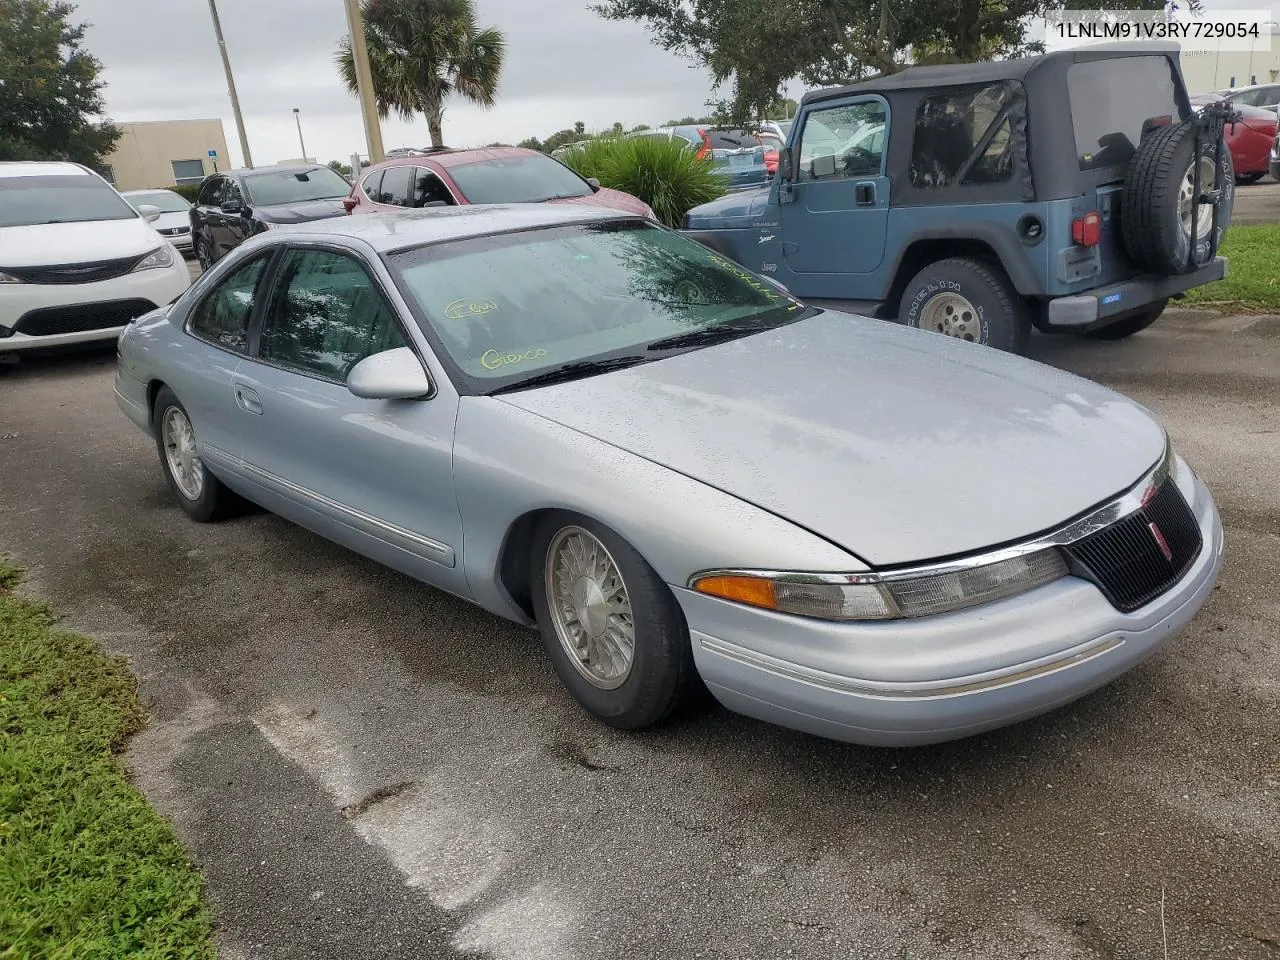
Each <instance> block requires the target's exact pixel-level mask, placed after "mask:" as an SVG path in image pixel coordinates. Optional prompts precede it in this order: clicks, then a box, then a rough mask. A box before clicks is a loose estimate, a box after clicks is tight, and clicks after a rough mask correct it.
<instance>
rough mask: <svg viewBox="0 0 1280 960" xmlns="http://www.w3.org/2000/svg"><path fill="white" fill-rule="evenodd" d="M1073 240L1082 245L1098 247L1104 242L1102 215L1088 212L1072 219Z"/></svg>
mask: <svg viewBox="0 0 1280 960" xmlns="http://www.w3.org/2000/svg"><path fill="white" fill-rule="evenodd" d="M1071 242H1072V243H1078V244H1079V245H1080V246H1082V247H1096V246H1097V245H1098V244H1100V243H1101V242H1102V217H1100V216H1098V214H1096V213H1086V214H1085V215H1084V216H1083V217H1076V218H1075V219H1074V220H1072V221H1071Z"/></svg>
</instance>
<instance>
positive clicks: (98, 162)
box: [0, 0, 120, 167]
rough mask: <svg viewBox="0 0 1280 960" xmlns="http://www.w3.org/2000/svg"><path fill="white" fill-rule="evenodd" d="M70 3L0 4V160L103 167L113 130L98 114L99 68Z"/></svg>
mask: <svg viewBox="0 0 1280 960" xmlns="http://www.w3.org/2000/svg"><path fill="white" fill-rule="evenodd" d="M74 10H75V7H73V6H72V5H71V4H69V3H61V2H58V3H53V2H50V0H0V160H71V161H74V162H76V163H83V164H85V165H87V166H91V167H100V166H102V163H103V161H104V160H105V159H106V156H107V154H109V153H110V152H111V148H112V147H113V146H114V145H115V142H116V140H117V139H119V137H120V130H119V129H118V128H117V127H114V126H112V125H111V124H110V123H107V122H103V121H100V120H99V119H97V118H98V117H100V116H101V115H102V112H103V109H104V104H103V101H102V88H103V86H104V84H103V82H102V81H101V80H100V79H99V78H98V75H99V73H100V72H101V70H102V64H100V63H99V62H98V61H97V59H95V58H94V57H93V56H91V55H90V54H89V53H88V52H87V51H86V50H85V49H84V46H83V43H82V41H83V40H84V34H85V25H84V24H82V23H81V24H73V23H71V21H70V20H69V17H70V16H71V13H72V12H73V11H74Z"/></svg>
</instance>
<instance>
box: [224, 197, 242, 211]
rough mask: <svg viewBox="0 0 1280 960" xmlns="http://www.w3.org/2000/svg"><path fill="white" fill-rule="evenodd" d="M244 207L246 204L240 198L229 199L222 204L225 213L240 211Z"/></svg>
mask: <svg viewBox="0 0 1280 960" xmlns="http://www.w3.org/2000/svg"><path fill="white" fill-rule="evenodd" d="M243 209H244V204H243V203H241V202H240V201H239V200H228V201H227V202H226V203H224V204H223V205H222V212H223V213H239V212H240V211H242V210H243Z"/></svg>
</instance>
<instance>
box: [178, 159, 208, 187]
mask: <svg viewBox="0 0 1280 960" xmlns="http://www.w3.org/2000/svg"><path fill="white" fill-rule="evenodd" d="M172 166H173V179H174V182H175V183H177V184H178V185H180V186H181V185H183V184H188V183H199V182H200V181H201V180H203V179H204V161H203V160H174V161H173V163H172Z"/></svg>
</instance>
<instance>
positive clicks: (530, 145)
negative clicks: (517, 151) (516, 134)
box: [516, 137, 546, 152]
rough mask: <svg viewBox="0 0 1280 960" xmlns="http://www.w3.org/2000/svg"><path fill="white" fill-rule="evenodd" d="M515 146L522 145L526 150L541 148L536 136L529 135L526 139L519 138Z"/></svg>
mask: <svg viewBox="0 0 1280 960" xmlns="http://www.w3.org/2000/svg"><path fill="white" fill-rule="evenodd" d="M516 146H517V147H524V148H525V149H526V150H542V141H541V140H539V139H538V138H537V137H529V138H528V139H527V140H521V141H520V142H519V143H517V144H516ZM544 152H546V151H544Z"/></svg>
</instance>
